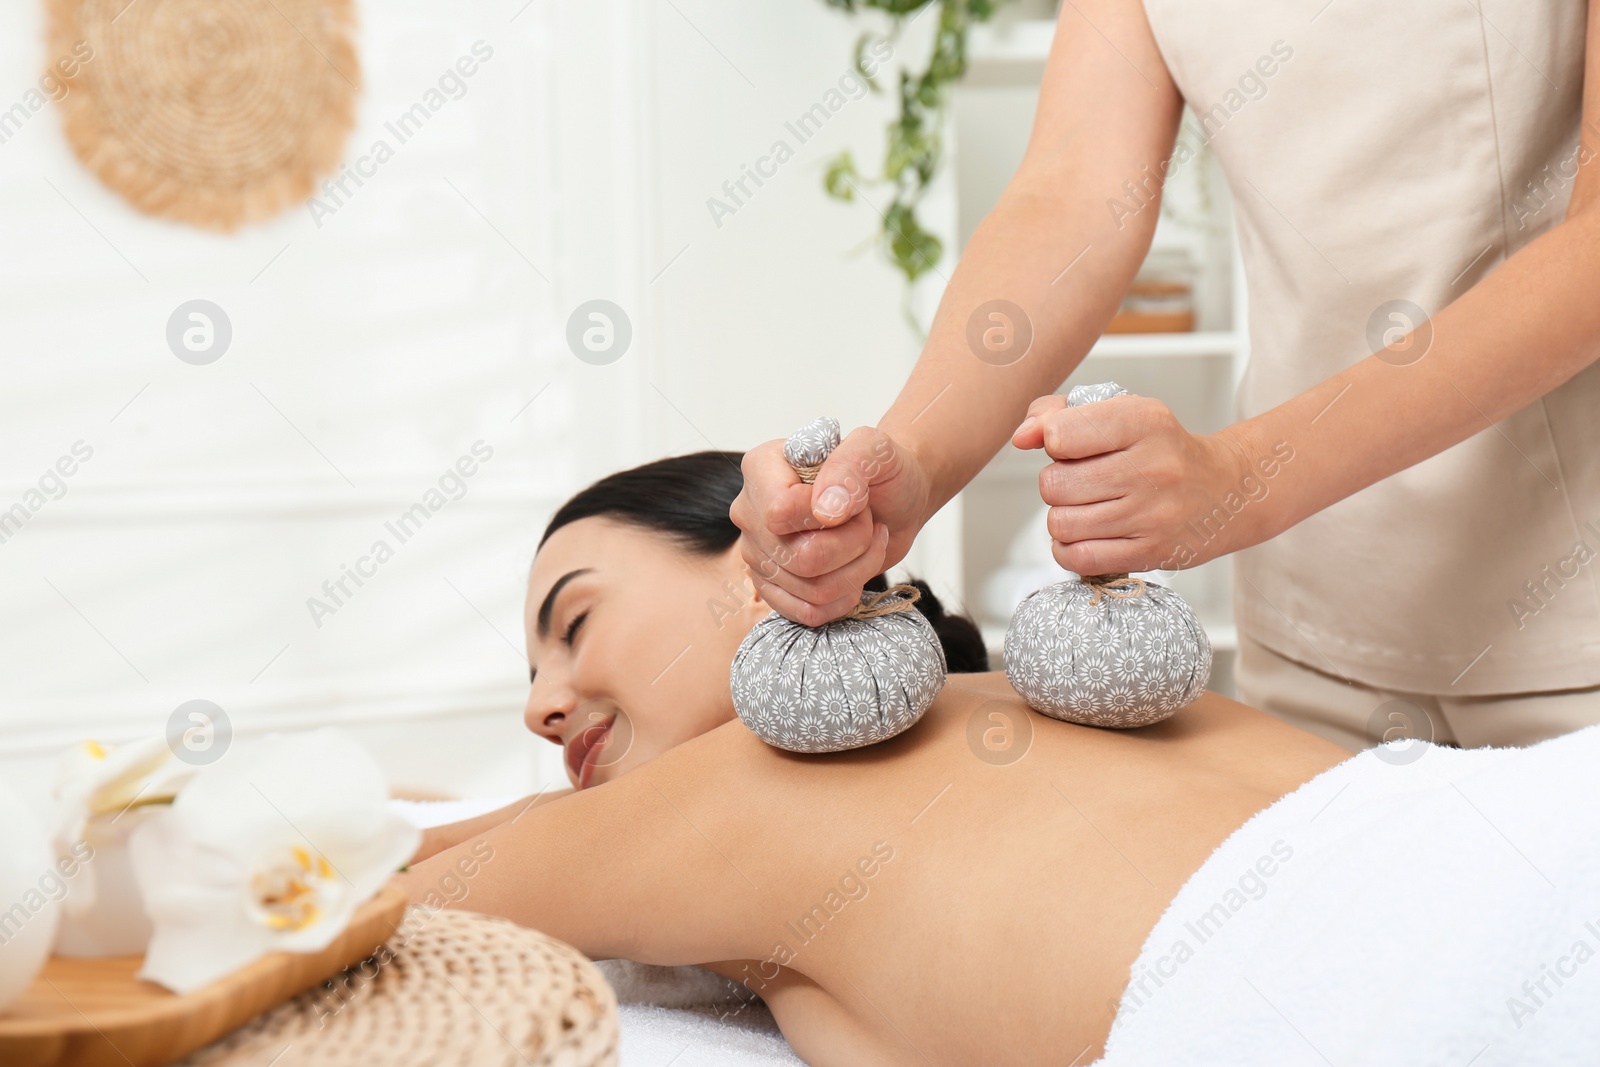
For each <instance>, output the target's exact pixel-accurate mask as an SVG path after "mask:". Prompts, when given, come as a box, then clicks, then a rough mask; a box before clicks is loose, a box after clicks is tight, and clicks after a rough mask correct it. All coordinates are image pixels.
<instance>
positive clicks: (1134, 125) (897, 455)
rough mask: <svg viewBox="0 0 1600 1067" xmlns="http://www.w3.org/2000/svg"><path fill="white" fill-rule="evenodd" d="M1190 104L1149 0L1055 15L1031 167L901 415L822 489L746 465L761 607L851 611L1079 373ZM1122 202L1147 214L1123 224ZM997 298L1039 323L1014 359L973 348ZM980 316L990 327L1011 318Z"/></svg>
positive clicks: (997, 217)
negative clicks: (1035, 405)
mask: <svg viewBox="0 0 1600 1067" xmlns="http://www.w3.org/2000/svg"><path fill="white" fill-rule="evenodd" d="M1182 106H1183V101H1182V98H1181V96H1180V94H1179V93H1178V90H1177V88H1176V87H1175V86H1174V84H1173V82H1172V79H1171V77H1170V76H1169V75H1168V73H1167V69H1166V65H1165V63H1164V61H1163V60H1162V58H1161V55H1160V52H1159V51H1158V50H1157V48H1156V44H1155V40H1154V37H1153V36H1152V35H1151V32H1150V27H1149V24H1148V22H1147V21H1146V19H1145V16H1144V9H1143V5H1142V4H1141V3H1139V0H1072V2H1070V3H1067V4H1065V5H1063V7H1062V12H1061V15H1060V17H1059V19H1058V21H1057V26H1056V33H1055V40H1054V44H1053V45H1052V48H1051V52H1050V57H1049V60H1048V62H1047V64H1046V68H1045V74H1044V79H1043V82H1042V85H1041V88H1040V95H1039V106H1038V111H1037V114H1036V118H1035V121H1034V127H1033V132H1032V136H1031V138H1030V140H1029V143H1028V148H1027V152H1026V154H1025V156H1024V158H1023V161H1022V164H1021V166H1020V167H1019V168H1018V170H1017V172H1016V174H1015V175H1014V177H1013V178H1012V180H1011V182H1010V183H1009V185H1008V186H1007V187H1006V190H1005V192H1004V194H1003V195H1002V196H1001V197H1000V200H999V202H998V203H997V205H996V206H995V208H994V210H993V211H992V212H991V213H990V214H989V216H988V217H987V218H986V219H985V220H984V221H983V223H982V225H980V226H979V227H978V229H977V231H976V232H975V233H974V234H973V236H972V239H971V241H970V242H969V243H968V245H967V247H966V249H965V250H964V251H963V253H962V256H961V261H960V265H959V266H958V267H957V268H956V270H955V271H954V273H953V274H952V276H951V278H950V282H949V285H948V286H947V287H946V290H945V293H944V296H943V299H942V300H941V302H940V305H939V308H938V311H937V313H936V314H935V317H934V321H933V324H932V327H931V329H930V332H929V337H928V341H927V344H926V346H925V348H924V349H923V353H922V356H921V358H920V359H919V360H918V362H917V365H916V367H915V369H914V370H913V371H912V373H911V376H910V378H909V380H908V381H907V383H906V385H905V387H904V388H903V389H902V391H901V393H900V395H899V397H898V398H897V399H896V400H895V402H894V404H893V406H892V407H891V408H890V409H889V411H888V412H887V414H886V415H885V416H884V417H883V419H882V420H880V422H879V424H878V426H877V427H876V428H873V427H866V428H862V429H860V430H857V431H855V432H854V433H852V434H850V435H849V436H848V437H846V439H845V440H844V441H843V442H842V443H841V445H840V447H839V448H838V450H836V451H835V453H834V455H833V456H832V457H830V459H829V461H828V462H827V463H826V464H825V465H824V466H823V468H822V470H821V471H820V472H819V473H818V476H817V480H816V484H815V485H814V486H805V485H803V484H800V483H799V482H798V479H797V478H796V477H795V475H794V473H793V472H792V471H791V470H790V469H789V467H788V464H787V463H785V462H784V459H783V456H782V453H781V447H782V442H781V441H771V442H767V443H766V444H764V445H761V446H759V447H758V448H755V449H751V450H750V452H749V453H747V454H746V456H745V459H744V473H745V488H744V491H743V492H742V493H741V494H740V497H739V499H738V500H736V501H735V503H734V506H733V508H732V509H731V510H730V516H731V517H732V518H733V520H734V522H735V523H737V524H738V525H739V527H740V528H741V530H742V531H743V537H742V538H741V552H742V554H743V556H744V559H745V562H746V563H747V564H748V565H749V567H750V570H751V573H752V576H753V579H754V581H755V584H756V586H757V588H758V589H759V590H760V592H761V593H762V595H763V596H764V597H765V598H766V600H767V603H769V604H770V605H771V606H772V607H774V608H776V609H777V610H778V611H780V612H782V613H783V614H784V615H786V616H788V617H789V618H791V619H795V620H797V621H799V622H802V623H805V624H807V625H817V624H820V623H822V622H826V621H829V620H830V619H833V618H837V617H839V616H840V615H842V614H843V613H844V612H845V611H847V610H848V609H849V608H850V607H851V606H853V605H854V604H855V603H856V602H857V600H858V598H859V596H860V592H861V587H862V585H863V583H865V582H866V581H867V580H868V579H869V578H871V577H872V576H873V575H875V574H877V573H878V572H879V571H881V570H883V569H885V568H887V567H890V566H893V565H894V564H895V563H897V562H899V561H900V560H901V559H902V558H904V556H905V554H906V551H907V550H908V549H909V548H910V546H911V542H912V539H913V538H915V537H916V535H917V533H918V531H919V530H920V529H921V527H922V525H923V524H924V523H925V522H926V521H927V520H928V518H929V517H931V516H932V515H933V513H934V512H936V511H937V510H938V509H939V508H940V507H942V506H943V505H944V504H945V503H946V502H947V501H948V500H949V499H950V498H951V497H953V496H954V495H955V494H956V493H957V492H959V491H960V490H961V488H962V487H963V486H965V485H966V483H967V482H968V481H970V480H971V478H972V477H973V475H975V474H977V472H978V471H980V470H981V469H982V468H983V466H984V465H985V464H986V463H987V462H988V461H989V460H990V459H991V458H992V457H993V456H994V454H995V453H996V452H997V451H998V450H999V449H1000V447H1001V446H1002V445H1003V444H1004V443H1005V442H1006V440H1007V438H1008V437H1009V436H1010V435H1011V432H1012V431H1013V430H1014V429H1015V428H1016V425H1017V423H1018V421H1019V420H1020V419H1021V418H1022V415H1023V413H1024V412H1025V411H1026V410H1027V407H1028V404H1029V402H1030V401H1031V400H1033V398H1034V397H1036V396H1038V395H1039V394H1040V393H1041V392H1051V391H1053V390H1054V389H1056V387H1057V386H1059V385H1060V384H1061V382H1062V381H1063V380H1064V379H1065V378H1066V377H1067V376H1068V375H1069V374H1070V373H1071V372H1072V370H1073V368H1075V367H1076V366H1077V365H1078V363H1079V361H1081V360H1082V359H1083V357H1084V354H1085V353H1087V352H1088V350H1089V348H1090V346H1091V345H1093V344H1094V342H1095V340H1096V339H1097V338H1098V337H1099V336H1100V334H1101V332H1102V331H1103V330H1104V328H1105V326H1106V324H1107V323H1108V322H1109V321H1110V319H1111V316H1112V315H1113V314H1115V312H1116V309H1117V306H1118V304H1119V303H1120V302H1121V300H1122V297H1123V294H1124V292H1125V291H1126V290H1127V287H1128V283H1129V282H1130V281H1131V280H1132V278H1133V275H1134V274H1135V272H1136V271H1137V270H1138V269H1139V265H1140V264H1141V263H1142V262H1143V260H1144V256H1145V253H1146V252H1147V251H1148V250H1149V246H1150V239H1151V236H1152V234H1153V233H1154V231H1155V225H1156V219H1157V216H1158V215H1159V214H1160V204H1159V197H1160V185H1161V176H1162V174H1163V173H1164V167H1165V165H1166V163H1167V161H1168V159H1169V157H1171V156H1172V152H1173V141H1174V138H1175V137H1176V135H1177V129H1178V120H1179V117H1180V115H1181V112H1182ZM1128 183H1132V187H1133V188H1135V189H1137V190H1138V192H1136V193H1135V194H1130V186H1129V185H1128ZM1113 200H1117V201H1119V202H1121V203H1122V204H1123V205H1126V204H1127V203H1129V202H1138V201H1143V202H1144V205H1145V206H1143V207H1142V208H1141V209H1140V210H1138V211H1137V212H1136V213H1134V214H1132V215H1128V214H1126V210H1125V208H1124V210H1123V211H1121V212H1118V211H1114V210H1113V208H1112V201H1113ZM993 301H1007V302H1009V303H1010V304H1012V305H1015V306H1016V307H1017V308H1019V309H1021V312H1022V316H1021V317H1020V318H1019V317H1017V316H1014V315H1013V316H1011V317H1010V318H1011V319H1012V320H1015V321H1010V322H1009V325H1010V326H1011V327H1012V328H1013V329H1018V330H1021V329H1027V330H1031V333H1032V341H1031V345H1030V346H1029V347H1028V349H1027V351H1026V354H1024V355H1021V357H1020V358H1016V359H1015V360H1014V361H1012V360H1013V357H1014V356H1015V355H1016V352H1015V351H1011V352H1007V351H1005V350H1004V349H1003V348H1002V350H1000V351H990V350H988V349H984V350H983V351H981V352H980V351H977V350H975V349H974V347H973V345H971V344H970V343H969V337H968V332H969V324H970V323H971V322H972V321H973V320H974V317H975V313H977V312H979V310H980V308H982V307H983V306H984V305H986V304H990V303H991V302H993ZM979 318H980V326H979V329H980V332H981V330H982V329H984V328H988V327H997V328H999V329H1001V330H1004V329H1005V327H1006V326H1007V325H1008V323H1007V322H1006V321H1003V320H1000V319H990V318H988V317H987V316H979ZM995 339H996V340H997V341H1001V342H1003V341H1004V340H1005V338H1004V337H1003V336H997V337H996V338H995ZM980 347H981V346H980ZM834 498H837V500H838V504H839V506H836V507H832V508H830V507H828V505H829V504H830V503H832V502H833V501H834Z"/></svg>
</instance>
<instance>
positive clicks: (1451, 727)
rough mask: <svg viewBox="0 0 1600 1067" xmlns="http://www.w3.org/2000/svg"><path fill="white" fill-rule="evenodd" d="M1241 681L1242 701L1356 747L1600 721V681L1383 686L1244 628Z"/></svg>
mask: <svg viewBox="0 0 1600 1067" xmlns="http://www.w3.org/2000/svg"><path fill="white" fill-rule="evenodd" d="M1234 681H1235V684H1236V685H1237V686H1238V690H1239V699H1240V700H1241V701H1242V702H1244V703H1246V704H1249V705H1250V706H1252V707H1256V708H1260V709H1261V710H1262V711H1265V712H1269V713H1270V714H1272V715H1275V716H1277V717H1278V718H1280V719H1282V720H1284V721H1285V722H1288V723H1291V724H1293V725H1295V726H1298V727H1300V728H1301V729H1302V730H1307V731H1309V732H1311V733H1314V734H1316V735H1317V736H1318V737H1324V738H1327V739H1328V740H1329V741H1333V742H1334V743H1336V744H1340V745H1343V746H1344V747H1346V748H1348V749H1350V750H1351V751H1359V750H1361V749H1363V748H1366V747H1368V746H1370V745H1375V744H1378V743H1380V742H1383V741H1387V740H1392V739H1394V738H1397V737H1420V738H1422V739H1423V740H1427V741H1435V742H1438V743H1440V744H1451V745H1456V746H1458V747H1460V748H1477V747H1480V746H1484V745H1497V746H1504V745H1531V744H1533V743H1534V742H1535V741H1542V740H1544V739H1545V738H1547V737H1554V736H1556V735H1558V734H1565V733H1571V732H1572V731H1573V730H1577V729H1580V728H1582V727H1584V726H1588V725H1590V724H1592V723H1596V722H1600V687H1595V688H1590V689H1563V690H1556V691H1553V692H1547V693H1509V694H1499V695H1494V696H1449V695H1444V694H1437V693H1407V692H1401V691H1398V690H1391V689H1379V688H1376V687H1373V686H1368V685H1363V684H1361V683H1360V682H1353V681H1349V680H1347V679H1343V678H1340V677H1338V676H1337V675H1333V674H1327V673H1324V672H1323V671H1320V670H1316V669H1314V668H1312V667H1308V666H1305V665H1304V664H1301V663H1297V662H1295V661H1294V660H1291V659H1287V658H1285V657H1284V656H1281V655H1279V654H1278V653H1276V652H1274V651H1273V650H1272V649H1270V648H1267V647H1266V646H1265V645H1263V644H1261V643H1260V642H1258V641H1255V640H1253V639H1251V638H1250V637H1249V635H1247V634H1244V633H1240V634H1239V657H1238V659H1237V661H1236V662H1235V667H1234Z"/></svg>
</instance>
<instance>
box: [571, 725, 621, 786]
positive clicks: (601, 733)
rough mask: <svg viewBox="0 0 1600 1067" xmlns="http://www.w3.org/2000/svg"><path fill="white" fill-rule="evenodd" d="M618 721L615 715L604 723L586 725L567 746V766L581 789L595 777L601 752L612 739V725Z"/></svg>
mask: <svg viewBox="0 0 1600 1067" xmlns="http://www.w3.org/2000/svg"><path fill="white" fill-rule="evenodd" d="M616 721H617V720H616V717H615V716H613V717H612V718H610V719H607V720H606V721H605V724H604V725H599V726H586V727H584V728H583V729H582V730H581V731H579V732H578V735H577V736H576V737H574V738H573V739H572V743H571V744H570V745H568V746H567V768H568V769H569V770H571V771H572V774H573V777H574V778H576V779H577V782H578V786H577V787H578V788H579V789H587V788H588V787H589V783H590V780H591V779H592V778H593V777H594V769H595V767H596V766H597V765H598V761H599V757H600V752H601V750H602V749H604V748H605V744H606V741H607V740H609V739H610V737H611V727H612V725H613V724H614V723H615V722H616Z"/></svg>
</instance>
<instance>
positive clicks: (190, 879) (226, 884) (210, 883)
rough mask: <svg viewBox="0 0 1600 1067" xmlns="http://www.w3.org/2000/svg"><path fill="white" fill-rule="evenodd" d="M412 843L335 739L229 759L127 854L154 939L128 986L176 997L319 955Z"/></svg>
mask: <svg viewBox="0 0 1600 1067" xmlns="http://www.w3.org/2000/svg"><path fill="white" fill-rule="evenodd" d="M420 841H421V831H419V830H417V829H416V828H415V827H414V826H412V825H411V824H410V823H409V822H407V821H406V820H405V819H404V818H402V817H401V816H399V815H397V814H395V813H394V812H393V811H392V810H391V809H390V807H389V804H388V793H387V790H386V789H385V787H384V782H383V775H382V773H381V772H380V771H379V769H378V766H377V764H376V763H375V762H374V761H373V760H372V758H371V757H370V756H369V755H367V753H366V752H365V751H364V750H363V749H362V748H361V746H360V745H358V744H357V743H356V742H355V741H354V740H353V739H352V738H351V737H350V736H349V734H347V733H346V732H345V731H344V730H342V729H339V728H337V727H323V728H321V729H318V730H314V731H311V732H308V733H300V734H272V735H269V736H268V737H266V738H263V739H262V740H261V741H259V742H258V743H256V744H255V745H253V746H251V747H250V748H248V749H244V750H242V751H236V752H233V753H230V754H229V755H228V756H226V757H224V758H223V759H221V760H219V761H218V762H216V763H213V764H211V765H209V766H207V767H205V768H203V769H202V770H201V771H200V773H199V774H198V775H196V777H195V779H194V780H193V781H192V782H191V783H189V785H187V786H186V787H185V788H184V789H183V791H182V792H181V793H179V794H178V798H177V800H176V801H174V802H173V804H172V807H171V809H170V810H168V811H163V812H160V813H158V814H157V815H155V816H154V817H152V818H151V819H150V820H149V821H148V822H146V823H145V825H143V826H141V827H140V828H139V829H137V830H135V831H134V833H133V836H132V838H131V840H130V841H129V849H130V852H131V854H132V858H133V867H134V872H135V874H136V875H137V877H138V880H139V887H140V890H141V892H142V893H143V894H144V900H145V911H146V912H147V913H148V914H149V916H150V919H151V921H152V922H153V924H154V927H155V932H154V934H153V936H152V937H151V939H150V945H149V948H148V950H147V951H146V954H145V961H144V968H143V970H141V971H140V972H139V977H140V978H145V979H148V980H150V981H152V982H157V983H159V984H161V985H163V986H165V987H166V988H168V989H170V990H172V991H174V992H177V993H187V992H190V991H191V990H194V989H197V988H199V987H200V986H203V985H205V984H206V983H208V982H211V981H213V980H215V979H217V978H220V977H221V976H223V975H225V974H227V973H229V972H230V971H233V970H236V969H238V968H239V967H242V966H244V965H245V964H247V963H249V962H251V961H252V960H255V959H257V958H259V957H261V956H264V955H266V954H267V953H270V952H316V951H319V950H321V949H323V948H326V947H327V945H328V944H329V943H330V942H331V941H332V940H333V939H334V938H335V937H336V936H337V935H338V934H339V932H340V931H342V930H343V929H344V928H345V926H347V925H348V924H349V922H350V918H351V916H352V915H354V914H355V910H356V908H357V907H359V906H360V905H361V904H363V903H364V902H366V901H367V900H368V899H370V898H371V897H372V896H373V895H374V894H376V893H377V891H378V890H379V889H381V888H382V887H383V885H384V883H385V882H387V881H388V879H389V876H390V875H392V874H393V873H394V872H395V871H396V870H397V869H399V867H400V866H401V865H402V864H404V863H405V862H406V860H407V859H409V858H410V857H411V856H412V855H413V854H414V853H415V852H416V850H417V845H418V844H419V843H420Z"/></svg>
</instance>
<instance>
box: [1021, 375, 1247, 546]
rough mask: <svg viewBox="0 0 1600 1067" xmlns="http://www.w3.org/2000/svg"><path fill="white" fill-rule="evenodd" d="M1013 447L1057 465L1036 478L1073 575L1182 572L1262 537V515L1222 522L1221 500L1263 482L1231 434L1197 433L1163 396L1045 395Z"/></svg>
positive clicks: (1050, 523) (1030, 411)
mask: <svg viewBox="0 0 1600 1067" xmlns="http://www.w3.org/2000/svg"><path fill="white" fill-rule="evenodd" d="M1011 443H1012V444H1014V445H1015V446H1016V447H1018V448H1023V449H1033V448H1042V449H1043V450H1044V451H1045V453H1046V454H1047V455H1048V456H1049V457H1050V459H1051V460H1052V461H1053V462H1052V463H1051V464H1050V465H1049V466H1048V467H1045V468H1044V470H1042V471H1040V472H1039V494H1040V496H1042V497H1043V498H1044V502H1045V503H1046V504H1048V505H1050V512H1049V517H1048V518H1047V520H1046V525H1047V526H1048V528H1049V531H1050V537H1051V539H1052V541H1053V542H1054V543H1053V544H1052V545H1051V554H1052V555H1053V556H1054V557H1055V560H1056V562H1057V563H1059V564H1060V565H1061V566H1062V567H1064V568H1066V569H1067V570H1069V571H1073V572H1075V573H1077V574H1117V573H1125V572H1131V571H1153V570H1181V569H1182V568H1184V567H1192V566H1195V565H1197V564H1200V563H1204V562H1205V561H1206V560H1209V559H1215V558H1216V557H1218V556H1221V555H1225V554H1227V553H1229V552H1233V551H1235V550H1237V549H1240V548H1244V547H1246V546H1248V545H1251V544H1255V543H1256V541H1258V540H1261V539H1262V538H1261V537H1260V536H1258V535H1257V534H1256V527H1257V525H1258V524H1259V521H1260V519H1261V518H1262V516H1261V515H1260V514H1259V511H1260V509H1255V511H1256V513H1255V514H1252V513H1251V512H1252V509H1251V508H1242V509H1240V511H1239V512H1238V513H1236V514H1235V513H1232V512H1229V511H1227V510H1224V511H1223V515H1224V516H1225V517H1226V521H1223V522H1220V523H1219V522H1218V521H1217V520H1216V518H1215V516H1216V514H1217V509H1218V506H1219V502H1221V501H1223V500H1224V499H1225V498H1229V497H1237V498H1240V499H1244V497H1243V496H1241V494H1246V493H1249V492H1250V488H1249V487H1250V486H1251V485H1252V484H1253V483H1254V482H1256V481H1259V479H1253V477H1252V468H1251V463H1250V460H1249V458H1248V457H1247V455H1246V454H1245V450H1244V449H1243V448H1242V447H1240V446H1239V445H1238V444H1237V443H1236V438H1235V437H1234V435H1233V434H1231V433H1229V431H1227V430H1225V431H1223V432H1222V433H1219V434H1212V435H1210V436H1199V435H1196V434H1192V433H1190V432H1188V431H1187V430H1185V429H1184V428H1183V426H1182V425H1180V424H1179V422H1178V419H1177V417H1176V416H1175V415H1173V413H1172V411H1171V409H1169V408H1168V407H1167V406H1166V405H1165V404H1163V403H1162V402H1161V401H1159V400H1154V399H1151V398H1150V397H1145V396H1133V395H1127V396H1114V397H1111V398H1110V399H1108V400H1101V401H1098V402H1096V403H1093V404H1082V405H1079V406H1078V407H1070V408H1069V407H1067V398H1066V397H1064V396H1043V397H1040V398H1039V399H1038V400H1035V401H1034V402H1033V403H1032V404H1031V405H1030V406H1029V408H1028V415H1027V417H1026V418H1025V419H1023V420H1022V424H1021V425H1020V426H1018V427H1017V430H1016V432H1015V434H1013V436H1012V438H1011ZM1197 529H1199V530H1202V531H1204V533H1205V536H1204V537H1201V536H1197V535H1196V530H1197Z"/></svg>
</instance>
